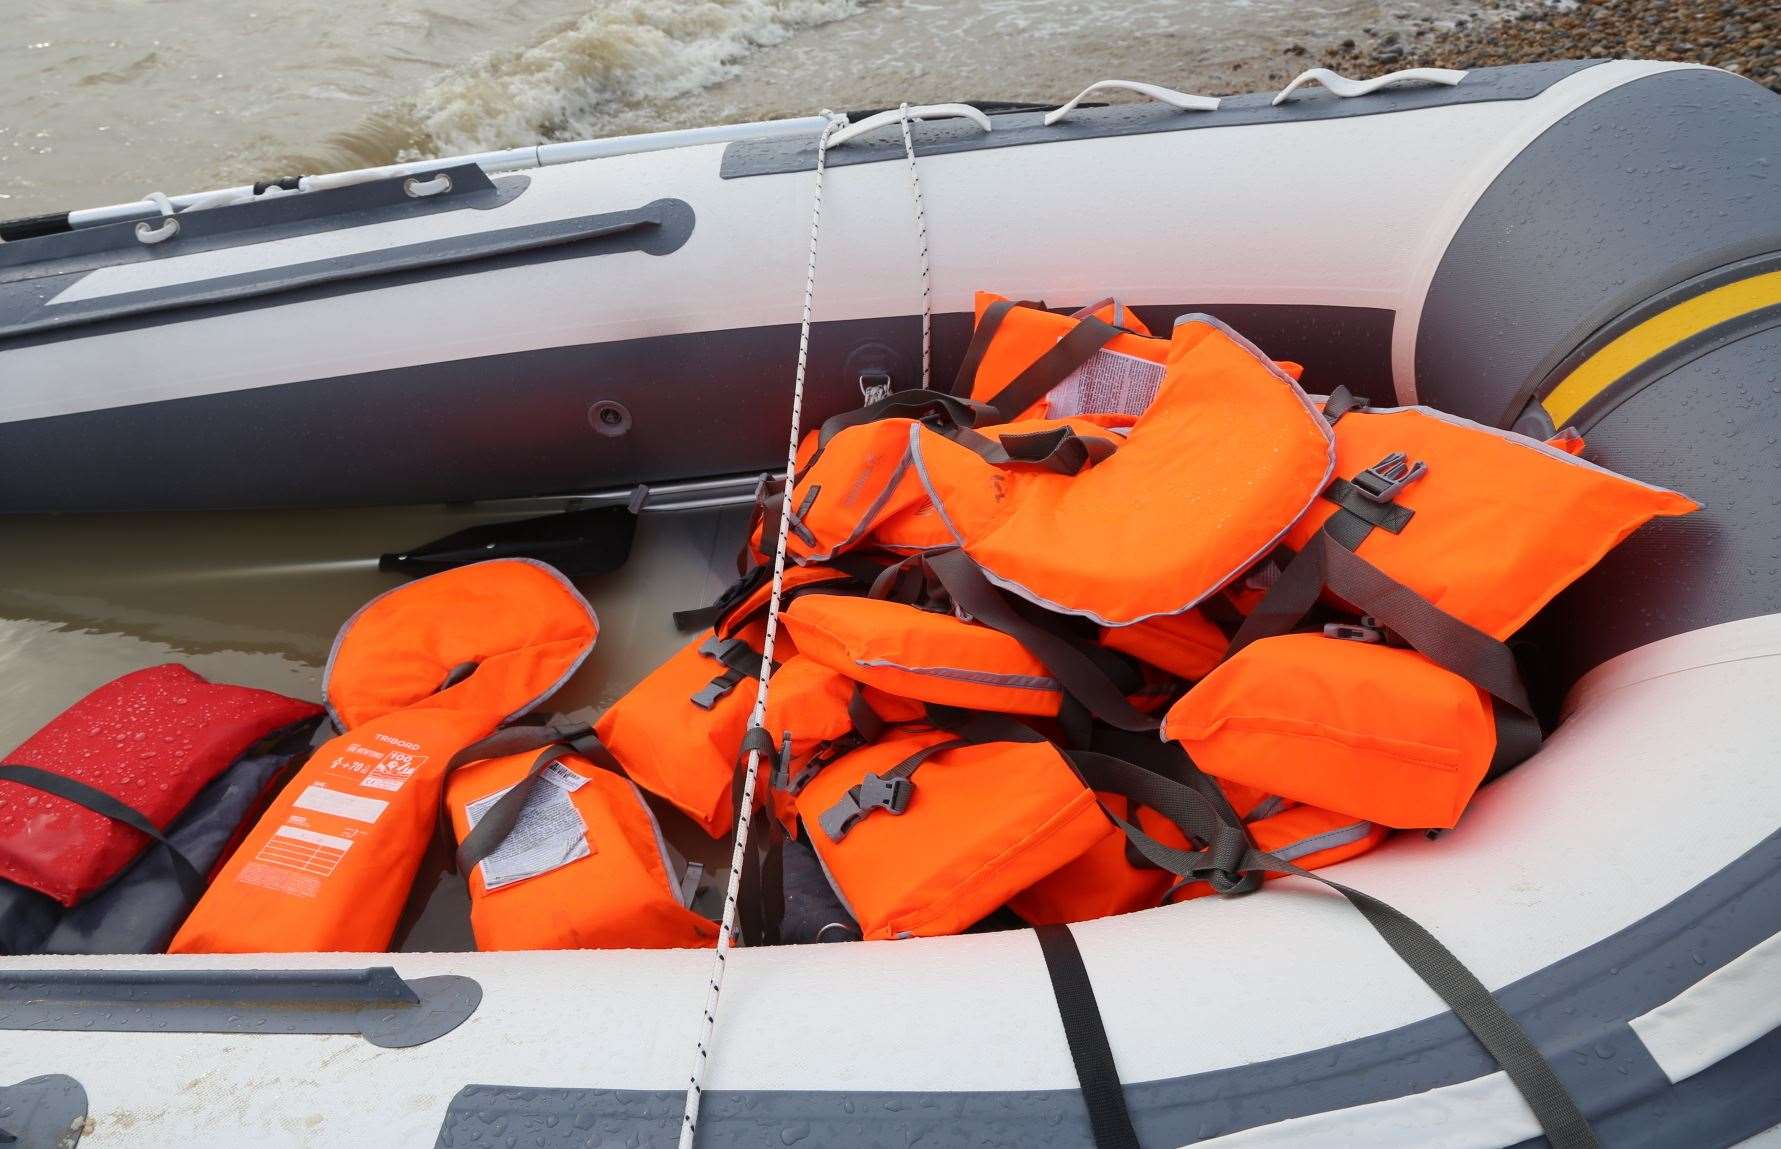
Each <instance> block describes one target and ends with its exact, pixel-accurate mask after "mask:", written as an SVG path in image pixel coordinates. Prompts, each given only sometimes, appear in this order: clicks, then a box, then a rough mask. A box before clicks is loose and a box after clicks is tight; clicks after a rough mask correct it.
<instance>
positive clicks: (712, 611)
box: [674, 563, 773, 633]
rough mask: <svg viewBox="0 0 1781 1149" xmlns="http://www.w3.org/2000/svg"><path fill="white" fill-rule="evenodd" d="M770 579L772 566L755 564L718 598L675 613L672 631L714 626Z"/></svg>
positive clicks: (721, 592)
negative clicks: (703, 604)
mask: <svg viewBox="0 0 1781 1149" xmlns="http://www.w3.org/2000/svg"><path fill="white" fill-rule="evenodd" d="M772 577H773V567H772V564H770V563H756V564H755V565H754V566H752V567H749V568H748V570H746V571H744V572H743V573H742V574H741V575H740V576H739V577H738V578H737V579H736V581H735V582H733V583H731V584H730V585H729V586H727V587H725V588H724V589H723V590H722V591H720V592H718V596H717V597H716V598H715V599H713V600H712V601H711V602H710V603H709V604H707V605H705V606H696V607H692V608H690V609H688V610H677V611H675V612H674V629H675V630H678V631H681V632H682V633H685V632H688V631H695V630H705V629H707V628H709V627H712V626H716V625H717V620H718V619H720V618H722V617H723V616H724V614H725V613H726V612H727V611H729V610H730V609H732V608H733V607H735V605H736V604H737V603H739V602H741V601H742V600H743V599H745V598H747V597H748V596H749V595H751V594H753V593H754V592H755V591H757V590H760V589H761V587H762V586H763V585H765V584H766V582H767V580H768V579H770V578H772Z"/></svg>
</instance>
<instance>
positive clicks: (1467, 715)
mask: <svg viewBox="0 0 1781 1149" xmlns="http://www.w3.org/2000/svg"><path fill="white" fill-rule="evenodd" d="M1163 735H1164V737H1167V738H1172V739H1175V740H1177V741H1179V742H1180V743H1181V744H1182V745H1183V746H1184V747H1186V748H1187V750H1188V752H1189V753H1190V754H1191V755H1192V756H1193V759H1194V761H1195V762H1197V763H1199V765H1200V767H1201V768H1202V769H1204V770H1205V771H1206V772H1207V773H1209V774H1212V775H1215V776H1216V777H1219V778H1223V779H1229V780H1231V781H1235V782H1241V783H1243V784H1245V785H1248V786H1252V787H1257V788H1260V789H1262V790H1266V791H1269V792H1272V793H1277V794H1281V795H1283V796H1285V797H1287V798H1290V799H1292V800H1294V801H1297V802H1303V803H1306V804H1308V805H1311V806H1320V807H1324V808H1326V809H1329V810H1333V811H1336V812H1338V813H1340V814H1345V815H1350V816H1352V817H1353V818H1363V819H1366V820H1368V821H1373V822H1379V823H1382V824H1383V825H1387V826H1394V827H1400V828H1441V829H1445V828H1448V827H1451V826H1453V825H1454V824H1455V823H1457V822H1458V820H1459V816H1460V812H1461V811H1462V810H1464V809H1465V806H1466V803H1467V802H1468V801H1469V800H1470V799H1471V797H1472V792H1473V791H1474V790H1476V789H1477V788H1478V785H1479V783H1481V782H1483V781H1484V777H1485V775H1486V773H1487V772H1488V771H1489V769H1490V765H1491V761H1492V759H1493V757H1494V755H1495V753H1496V749H1497V735H1496V723H1495V719H1494V717H1493V714H1492V706H1491V701H1490V697H1489V696H1488V695H1487V694H1485V692H1484V691H1482V690H1480V689H1479V688H1478V687H1476V686H1474V685H1473V684H1472V683H1470V682H1468V681H1466V680H1465V679H1464V678H1462V677H1460V676H1459V675H1457V674H1454V673H1452V672H1450V671H1447V670H1444V669H1442V668H1441V667H1439V666H1437V665H1435V664H1434V663H1433V662H1430V661H1429V660H1428V659H1427V658H1425V657H1423V656H1422V655H1420V654H1418V653H1416V652H1415V651H1413V650H1407V649H1403V648H1400V647H1392V646H1385V645H1383V644H1379V643H1367V642H1356V641H1349V640H1345V639H1340V638H1331V637H1326V636H1325V635H1323V634H1320V633H1315V632H1313V633H1302V634H1283V635H1279V636H1277V637H1273V638H1264V639H1261V640H1259V641H1256V642H1253V643H1251V644H1249V645H1248V646H1245V647H1244V648H1243V649H1241V650H1239V651H1238V652H1237V653H1236V654H1235V655H1233V656H1232V657H1231V658H1230V660H1229V661H1227V662H1225V663H1224V664H1223V665H1221V666H1219V667H1218V668H1217V669H1216V670H1214V671H1213V672H1212V673H1211V674H1209V675H1207V676H1206V677H1205V678H1204V679H1203V680H1201V681H1200V682H1199V684H1198V685H1196V686H1195V687H1194V688H1193V689H1192V690H1189V691H1188V692H1187V694H1186V695H1185V696H1184V697H1183V698H1182V699H1181V701H1179V702H1177V703H1176V704H1175V705H1174V707H1173V708H1171V709H1170V711H1169V713H1168V715H1167V716H1166V717H1165V718H1164V720H1163Z"/></svg>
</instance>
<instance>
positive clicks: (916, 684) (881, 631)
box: [782, 595, 1063, 715]
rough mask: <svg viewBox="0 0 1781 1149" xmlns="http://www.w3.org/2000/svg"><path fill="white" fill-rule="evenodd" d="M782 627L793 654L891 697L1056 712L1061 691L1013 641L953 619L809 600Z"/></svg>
mask: <svg viewBox="0 0 1781 1149" xmlns="http://www.w3.org/2000/svg"><path fill="white" fill-rule="evenodd" d="M782 621H783V622H784V623H785V627H786V630H787V631H789V632H790V634H791V635H792V638H793V639H794V640H795V641H796V642H797V644H798V650H799V651H800V652H801V653H802V654H803V655H804V656H805V657H807V658H810V659H812V660H814V661H816V662H818V663H820V664H822V665H823V666H826V667H829V668H830V669H831V670H834V671H837V672H839V673H841V674H845V675H847V676H848V677H849V678H852V679H855V680H857V681H859V682H863V683H865V684H867V685H868V686H874V687H877V688H878V689H880V690H882V691H885V692H886V693H889V694H894V695H898V696H900V697H903V698H911V699H918V700H920V701H923V702H932V703H936V704H939V705H942V706H959V707H964V708H967V709H971V710H992V711H999V712H1001V713H1004V714H1038V715H1049V714H1056V713H1057V712H1058V707H1059V706H1060V705H1061V704H1062V702H1063V693H1062V688H1061V687H1060V685H1059V683H1058V681H1057V679H1056V678H1054V677H1052V676H1051V674H1050V672H1049V671H1048V670H1047V669H1046V667H1045V664H1044V663H1042V662H1040V661H1039V659H1038V658H1036V657H1035V656H1034V655H1032V654H1031V653H1029V652H1028V651H1027V649H1026V648H1025V647H1023V646H1022V645H1021V644H1020V643H1019V642H1018V641H1016V640H1015V639H1014V638H1012V637H1010V636H1008V635H1006V634H1003V633H1001V632H1000V631H996V630H992V629H990V628H989V627H987V626H983V625H980V624H978V623H974V622H966V621H964V620H963V619H960V618H957V617H955V616H953V615H951V614H942V613H939V612H937V611H931V610H922V609H921V608H920V607H915V606H908V605H906V604H904V603H899V602H887V601H884V600H880V599H870V598H844V597H840V596H828V595H820V596H819V595H812V596H809V597H806V598H803V599H800V600H798V601H797V602H795V603H793V604H791V606H789V607H787V608H786V611H785V613H784V615H783V616H782Z"/></svg>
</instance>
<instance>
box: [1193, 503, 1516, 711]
mask: <svg viewBox="0 0 1781 1149" xmlns="http://www.w3.org/2000/svg"><path fill="white" fill-rule="evenodd" d="M1326 587H1327V588H1328V589H1329V591H1330V593H1332V594H1334V595H1336V596H1337V597H1338V598H1341V599H1344V600H1346V601H1347V602H1349V603H1352V604H1353V605H1354V607H1355V608H1356V609H1357V610H1359V611H1361V612H1362V613H1363V614H1367V615H1371V616H1372V617H1373V618H1374V619H1376V620H1378V623H1379V625H1380V626H1383V627H1384V628H1385V629H1387V630H1389V631H1391V632H1392V633H1393V634H1396V635H1397V636H1398V637H1399V638H1401V639H1403V640H1404V641H1405V642H1406V643H1408V644H1409V645H1410V646H1411V647H1412V648H1414V649H1415V650H1416V651H1417V653H1419V654H1421V655H1422V656H1423V657H1425V658H1427V659H1428V660H1429V661H1431V662H1433V663H1435V664H1436V665H1438V666H1440V667H1442V668H1443V669H1445V670H1450V671H1452V672H1453V673H1454V674H1457V675H1459V676H1460V677H1461V678H1464V679H1466V680H1467V681H1469V682H1471V683H1473V684H1474V685H1476V686H1477V687H1479V688H1480V689H1481V690H1484V691H1485V692H1486V693H1488V694H1490V695H1492V696H1493V697H1496V698H1500V699H1502V700H1503V701H1504V702H1506V703H1508V704H1509V705H1510V706H1513V707H1514V708H1515V709H1516V710H1519V711H1520V712H1521V713H1523V714H1527V715H1532V714H1533V712H1534V709H1533V704H1532V703H1530V702H1529V701H1528V697H1527V689H1526V687H1524V686H1523V685H1522V682H1521V673H1520V671H1519V670H1517V669H1516V666H1515V655H1514V654H1513V653H1512V652H1511V651H1510V650H1509V648H1508V647H1507V646H1505V645H1504V644H1503V643H1501V642H1498V641H1497V640H1496V639H1494V638H1492V637H1491V636H1490V635H1488V634H1485V633H1484V632H1483V631H1481V630H1479V629H1477V628H1476V627H1474V626H1472V625H1470V624H1469V623H1467V622H1465V621H1464V620H1462V619H1459V618H1456V617H1454V616H1453V615H1451V614H1448V613H1447V612H1446V611H1444V610H1442V609H1441V608H1440V607H1438V606H1436V605H1435V604H1434V603H1432V602H1430V601H1429V600H1428V599H1426V598H1423V597H1422V596H1421V595H1419V594H1417V593H1416V592H1415V591H1413V590H1411V589H1410V588H1409V587H1407V586H1405V585H1404V584H1403V583H1401V582H1398V581H1397V580H1396V579H1394V578H1392V577H1391V576H1390V575H1388V574H1386V573H1385V572H1384V571H1382V570H1380V569H1379V568H1378V567H1376V566H1374V565H1373V564H1372V563H1370V562H1368V561H1367V560H1366V559H1363V558H1361V557H1360V556H1359V555H1357V554H1355V553H1354V552H1353V551H1351V550H1349V549H1348V548H1347V547H1345V546H1343V545H1341V543H1340V542H1339V541H1338V540H1336V539H1335V538H1333V537H1332V536H1331V535H1330V534H1328V533H1327V531H1321V530H1320V531H1318V532H1317V534H1315V535H1313V536H1311V539H1310V541H1309V542H1307V543H1306V544H1305V547H1304V549H1303V550H1301V551H1300V552H1299V553H1298V556H1297V557H1295V558H1294V559H1293V560H1292V562H1290V563H1288V564H1287V565H1286V569H1285V570H1283V571H1281V572H1280V577H1279V578H1278V579H1277V580H1275V582H1274V586H1273V589H1271V590H1270V591H1269V592H1268V594H1267V596H1266V597H1265V598H1264V599H1263V600H1262V601H1261V603H1260V604H1259V605H1258V606H1257V607H1256V609H1255V611H1254V612H1253V613H1252V614H1250V616H1249V618H1248V620H1247V621H1245V622H1244V624H1243V628H1242V629H1241V630H1239V631H1238V632H1237V637H1236V638H1234V639H1232V640H1231V646H1230V650H1229V651H1227V652H1226V655H1225V657H1226V658H1229V657H1230V656H1231V655H1233V654H1235V653H1237V651H1239V650H1241V649H1243V648H1244V647H1245V646H1248V645H1249V644H1250V643H1251V642H1254V641H1256V640H1257V639H1260V638H1267V637H1270V636H1272V635H1276V634H1285V633H1286V632H1287V631H1289V630H1291V629H1292V628H1293V627H1294V626H1297V625H1298V623H1299V621H1300V620H1301V619H1303V618H1304V617H1305V615H1306V614H1307V613H1308V612H1309V611H1310V610H1311V608H1312V607H1313V606H1314V605H1316V603H1317V597H1318V595H1319V594H1320V593H1322V591H1323V590H1324V588H1326Z"/></svg>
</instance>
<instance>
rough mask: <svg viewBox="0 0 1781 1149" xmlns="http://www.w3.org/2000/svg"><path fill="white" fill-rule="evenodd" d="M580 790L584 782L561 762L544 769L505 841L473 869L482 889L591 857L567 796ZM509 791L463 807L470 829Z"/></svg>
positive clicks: (577, 813)
mask: <svg viewBox="0 0 1781 1149" xmlns="http://www.w3.org/2000/svg"><path fill="white" fill-rule="evenodd" d="M585 785H587V779H586V778H583V777H582V776H581V775H579V774H577V773H576V772H575V771H573V770H571V769H569V768H568V767H567V766H564V765H563V764H562V763H561V762H552V763H551V764H550V765H548V766H546V767H545V768H544V770H543V771H542V772H541V773H540V774H539V775H538V781H537V783H536V784H534V785H533V787H532V792H531V793H530V794H528V795H527V796H526V804H525V805H524V806H521V807H520V811H519V818H518V819H516V820H515V822H514V824H513V831H512V832H511V833H510V834H508V835H507V840H506V841H504V842H502V843H501V844H500V845H499V846H498V847H496V848H495V851H494V853H492V854H490V855H489V856H488V857H486V858H484V859H483V860H482V862H481V864H480V865H479V866H478V869H480V870H481V872H482V882H483V886H484V888H485V889H487V890H489V891H491V892H492V891H494V890H498V889H500V888H501V887H502V886H511V885H513V884H514V883H515V882H523V881H525V880H526V879H527V878H535V877H537V876H538V875H539V874H548V873H550V872H551V871H552V870H556V869H561V868H562V867H564V866H566V865H568V864H569V863H570V862H574V861H578V860H579V859H582V858H585V857H587V856H588V855H589V854H592V853H593V849H592V847H591V846H589V844H588V840H587V823H586V822H584V821H582V818H581V811H580V810H577V809H576V808H575V803H574V801H573V800H571V799H570V797H569V795H571V794H573V793H575V791H577V790H579V789H581V788H582V787H583V786H585ZM511 789H513V787H511V786H509V787H508V788H507V789H506V790H497V791H496V792H495V793H493V794H490V795H488V796H487V797H483V798H478V799H477V800H476V801H474V802H472V803H470V804H469V805H468V806H466V807H464V817H465V819H466V820H468V821H469V823H470V828H471V829H472V830H474V829H476V824H477V823H478V822H480V821H482V819H483V816H484V815H486V814H487V813H488V812H489V810H490V809H492V808H493V807H494V805H495V803H496V802H499V801H500V800H501V797H502V795H504V794H506V793H507V792H508V791H509V790H511Z"/></svg>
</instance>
